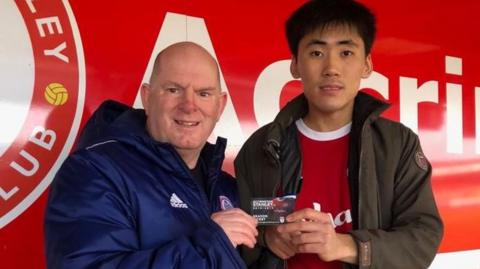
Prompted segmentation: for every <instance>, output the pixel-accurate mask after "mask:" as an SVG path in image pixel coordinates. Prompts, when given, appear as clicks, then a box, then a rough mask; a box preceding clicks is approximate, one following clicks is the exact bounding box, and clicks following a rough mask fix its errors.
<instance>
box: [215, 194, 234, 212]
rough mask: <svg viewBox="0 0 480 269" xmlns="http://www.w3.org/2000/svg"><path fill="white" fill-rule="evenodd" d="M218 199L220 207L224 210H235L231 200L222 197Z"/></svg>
mask: <svg viewBox="0 0 480 269" xmlns="http://www.w3.org/2000/svg"><path fill="white" fill-rule="evenodd" d="M218 199H219V202H220V207H221V208H222V210H227V209H231V208H234V206H233V204H232V202H231V201H230V199H228V197H227V196H223V195H220V196H218Z"/></svg>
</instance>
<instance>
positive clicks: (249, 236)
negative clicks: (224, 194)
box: [211, 208, 258, 248]
mask: <svg viewBox="0 0 480 269" xmlns="http://www.w3.org/2000/svg"><path fill="white" fill-rule="evenodd" d="M211 218H212V220H213V221H214V222H216V223H217V224H218V225H219V226H220V227H222V229H223V231H224V232H225V234H227V237H228V239H230V241H231V242H232V244H233V246H234V247H237V246H238V245H246V246H248V247H249V248H253V247H254V246H255V244H256V243H257V239H256V238H255V237H256V236H257V235H258V232H257V220H256V219H255V218H253V217H252V216H250V215H248V214H247V213H245V212H244V211H243V210H241V209H239V208H232V209H227V210H224V211H219V212H215V213H213V214H212V216H211Z"/></svg>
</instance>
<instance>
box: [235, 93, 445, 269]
mask: <svg viewBox="0 0 480 269" xmlns="http://www.w3.org/2000/svg"><path fill="white" fill-rule="evenodd" d="M387 107H388V105H387V104H386V103H383V102H381V101H379V100H377V99H375V98H373V97H371V96H369V95H367V94H365V93H362V92H360V93H359V94H358V95H357V97H356V98H355V105H354V111H353V120H352V129H351V133H350V146H349V167H348V171H349V175H348V177H349V186H350V197H351V201H352V207H351V213H352V219H353V221H352V222H353V230H352V231H351V232H350V234H351V235H352V236H353V238H354V239H355V241H356V242H357V247H358V254H359V260H358V263H359V265H358V266H352V265H347V264H345V266H344V267H345V268H389V269H391V268H409V269H412V268H427V267H428V265H429V264H430V263H431V262H432V260H433V258H434V256H435V254H436V252H437V249H438V246H439V244H440V241H441V239H442V236H443V224H442V220H441V219H440V216H439V213H438V210H437V207H436V204H435V200H434V197H433V193H432V188H431V182H430V178H431V171H432V168H431V165H430V164H429V162H428V161H427V159H426V158H425V156H424V155H423V153H422V149H421V147H420V143H419V140H418V137H417V135H416V134H415V133H413V132H412V131H411V130H410V129H408V128H407V127H405V126H404V125H402V124H401V123H398V122H393V121H390V120H387V119H384V118H381V117H379V116H380V114H381V113H382V112H383V111H384V110H385V109H386V108H387ZM307 110H308V105H307V101H306V99H305V97H304V96H303V95H300V96H298V97H296V98H295V99H294V100H292V101H291V102H290V103H288V104H287V105H286V106H285V108H283V109H282V110H281V111H280V112H279V114H278V115H277V117H276V118H275V120H274V121H273V122H272V123H270V124H267V125H265V126H263V127H262V128H260V129H259V130H257V131H256V132H255V133H254V134H253V135H252V136H251V137H250V138H249V139H248V140H247V141H246V142H245V144H244V145H243V147H242V149H241V150H240V152H239V154H238V156H237V157H236V159H235V172H236V177H237V181H238V187H239V192H240V200H241V206H242V208H243V209H244V210H245V211H246V212H249V211H250V199H251V198H252V197H273V196H276V193H278V190H279V188H280V187H281V188H282V193H292V192H294V191H295V190H296V189H297V185H298V184H299V179H300V176H301V165H302V162H301V154H300V149H299V143H298V138H297V129H296V126H295V124H294V122H295V121H296V120H297V119H299V118H301V117H303V116H304V115H305V114H306V113H307ZM319 154H321V153H319ZM259 233H260V235H259V236H258V244H257V246H256V248H255V249H253V250H250V249H247V248H243V249H242V256H243V257H244V260H245V261H246V263H247V265H249V266H250V268H262V269H263V268H284V261H282V260H280V259H279V258H278V257H276V256H275V255H274V254H273V253H271V252H270V251H269V250H268V249H267V248H266V247H265V242H264V237H263V229H262V227H260V228H259Z"/></svg>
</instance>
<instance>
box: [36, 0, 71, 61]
mask: <svg viewBox="0 0 480 269" xmlns="http://www.w3.org/2000/svg"><path fill="white" fill-rule="evenodd" d="M27 4H28V7H29V8H30V11H32V13H36V9H35V6H33V3H32V2H27ZM35 23H36V24H37V29H38V33H39V34H40V36H41V37H46V35H47V33H46V32H45V28H44V26H46V28H47V30H48V34H49V35H54V34H63V29H62V24H61V23H60V19H59V18H58V17H57V16H55V17H46V18H38V19H35ZM54 26H55V29H54ZM55 30H56V31H55ZM66 48H67V44H66V42H65V41H64V42H62V43H61V44H60V45H58V46H57V47H55V48H54V49H46V50H44V51H43V54H44V55H45V56H55V57H57V58H58V59H60V60H61V61H64V62H66V63H68V61H69V60H68V57H67V56H66V55H64V54H62V53H61V52H62V51H63V50H65V49H66Z"/></svg>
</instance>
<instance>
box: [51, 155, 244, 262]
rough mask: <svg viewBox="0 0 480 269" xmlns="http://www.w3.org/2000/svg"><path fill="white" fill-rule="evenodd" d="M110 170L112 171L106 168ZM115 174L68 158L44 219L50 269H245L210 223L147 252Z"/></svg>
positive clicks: (81, 160)
mask: <svg viewBox="0 0 480 269" xmlns="http://www.w3.org/2000/svg"><path fill="white" fill-rule="evenodd" d="M107 169H108V168H107ZM114 173H115V171H113V170H108V171H106V170H100V169H98V167H97V165H93V164H92V162H91V160H90V161H86V160H85V159H83V158H81V157H79V156H76V155H74V156H73V157H69V158H68V159H67V161H66V162H65V163H64V165H63V166H62V168H61V169H60V170H59V172H58V173H57V175H56V177H55V180H54V182H53V184H52V187H51V190H50V195H49V199H48V204H47V209H46V216H45V245H46V256H47V265H48V268H50V269H60V268H68V269H77V268H79V269H80V268H82V269H84V268H99V269H110V268H112V269H113V268H117V269H132V268H145V269H147V268H152V269H153V268H162V269H168V268H244V267H245V266H244V265H243V264H242V263H241V260H240V259H239V258H238V257H235V255H237V256H238V254H237V253H236V250H235V248H234V247H233V245H232V244H231V242H230V241H229V240H228V238H227V236H226V235H225V233H224V232H223V230H222V229H221V227H220V226H218V225H217V224H216V223H215V222H213V221H211V220H210V221H208V222H206V223H205V225H203V226H202V227H198V229H196V230H195V232H193V233H192V234H188V235H187V234H186V235H184V236H181V237H178V238H176V239H175V240H172V241H166V242H161V243H159V244H158V246H156V247H155V248H151V249H143V248H141V247H140V246H141V242H139V241H140V240H139V237H138V233H140V232H154V231H141V228H140V227H139V226H140V225H141V224H140V223H138V222H137V221H136V216H135V214H134V213H133V212H135V211H134V210H133V209H132V208H133V207H132V204H131V202H130V200H131V199H134V198H132V197H128V196H129V195H130V194H129V193H128V191H125V189H126V186H122V183H121V182H118V181H114V180H111V178H110V177H114V176H115V174H114Z"/></svg>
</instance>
